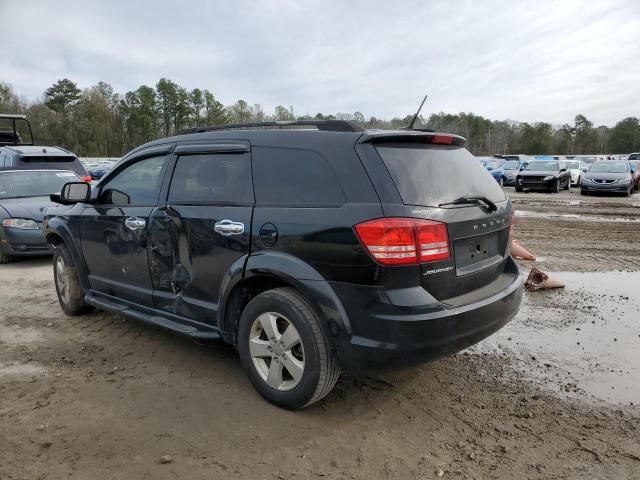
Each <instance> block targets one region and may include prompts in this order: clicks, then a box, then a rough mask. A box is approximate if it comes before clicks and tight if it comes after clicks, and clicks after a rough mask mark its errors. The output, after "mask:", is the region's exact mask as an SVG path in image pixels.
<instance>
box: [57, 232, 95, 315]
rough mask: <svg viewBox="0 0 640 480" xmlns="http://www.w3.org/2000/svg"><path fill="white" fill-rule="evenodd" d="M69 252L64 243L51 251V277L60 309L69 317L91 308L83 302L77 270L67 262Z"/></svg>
mask: <svg viewBox="0 0 640 480" xmlns="http://www.w3.org/2000/svg"><path fill="white" fill-rule="evenodd" d="M69 258H70V256H69V253H68V250H67V249H66V247H65V246H64V244H62V245H58V246H57V247H56V248H55V250H54V251H53V279H54V282H55V284H56V293H57V294H58V301H59V302H60V307H61V308H62V311H63V312H64V313H65V314H67V315H69V316H70V317H75V316H77V315H82V314H83V313H86V312H88V311H90V310H91V307H90V306H89V305H87V304H86V303H85V302H84V292H83V291H82V287H81V286H80V280H79V278H78V270H77V268H76V266H75V265H71V264H70V262H69V260H68V259H69Z"/></svg>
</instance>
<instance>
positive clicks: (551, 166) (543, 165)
mask: <svg viewBox="0 0 640 480" xmlns="http://www.w3.org/2000/svg"><path fill="white" fill-rule="evenodd" d="M522 169H523V170H534V171H539V172H557V171H558V169H559V167H558V162H555V161H553V160H550V161H539V162H529V163H525V164H524V166H523V167H522Z"/></svg>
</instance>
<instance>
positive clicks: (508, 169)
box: [502, 160, 522, 186]
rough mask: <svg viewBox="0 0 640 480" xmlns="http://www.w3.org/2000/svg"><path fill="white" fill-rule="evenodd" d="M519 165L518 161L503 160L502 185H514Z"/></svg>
mask: <svg viewBox="0 0 640 480" xmlns="http://www.w3.org/2000/svg"><path fill="white" fill-rule="evenodd" d="M521 165H522V164H521V163H520V160H505V161H503V162H502V170H503V171H504V181H503V185H508V186H513V185H515V184H516V177H517V176H518V172H519V171H520V166H521Z"/></svg>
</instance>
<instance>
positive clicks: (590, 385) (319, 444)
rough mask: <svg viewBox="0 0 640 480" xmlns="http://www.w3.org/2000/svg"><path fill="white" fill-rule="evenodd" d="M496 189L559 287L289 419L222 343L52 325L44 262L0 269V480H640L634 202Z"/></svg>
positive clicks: (81, 320) (77, 323)
mask: <svg viewBox="0 0 640 480" xmlns="http://www.w3.org/2000/svg"><path fill="white" fill-rule="evenodd" d="M507 190H508V192H509V194H510V195H511V196H512V198H513V200H514V203H515V205H516V207H517V208H518V210H519V212H520V214H519V215H518V217H517V227H516V232H517V237H518V238H519V240H520V241H521V243H522V245H524V246H525V247H527V248H528V249H530V250H531V251H533V252H534V253H535V254H537V255H539V256H540V257H541V258H540V261H539V262H537V265H538V266H539V267H540V268H542V269H544V270H547V271H553V272H560V273H559V274H558V275H559V278H562V279H563V280H565V281H566V282H567V288H566V289H565V290H564V291H553V292H538V293H528V294H526V296H525V300H524V303H523V308H522V310H521V312H520V314H519V315H518V316H517V317H516V319H515V320H514V321H513V322H512V323H511V324H509V325H508V326H507V327H505V328H504V329H503V330H502V331H500V332H498V333H497V334H496V335H494V336H493V337H490V338H489V339H487V340H485V341H484V342H482V343H481V344H479V345H477V346H475V347H473V348H471V349H470V350H468V351H465V352H461V353H460V354H457V355H455V356H453V357H450V358H447V359H444V360H441V361H438V362H434V363H431V364H427V365H423V366H420V367H416V368H413V369H409V370H403V371H398V372H386V373H378V374H375V375H371V376H368V377H364V378H343V379H342V380H341V381H340V382H339V384H338V386H337V388H336V390H335V391H334V392H333V394H332V395H330V396H329V397H328V398H327V399H325V400H324V401H322V402H320V403H319V404H317V405H315V406H312V407H310V408H308V409H306V410H304V411H301V412H297V413H292V412H286V411H283V410H279V409H278V408H275V407H273V406H271V405H269V404H268V403H266V402H265V401H264V400H262V398H261V397H259V396H258V394H257V393H256V392H255V391H254V390H253V389H252V387H251V385H250V384H249V381H248V380H247V378H246V377H245V375H244V374H243V373H242V371H241V368H240V364H239V361H238V358H237V356H236V354H235V352H234V350H233V349H231V348H229V347H224V346H218V347H208V348H205V347H199V346H196V345H194V344H192V343H190V342H189V341H187V340H184V339H181V338H178V337H176V336H173V335H171V334H168V333H165V332H161V331H158V330H154V329H152V328H149V327H146V326H143V325H140V324H138V323H136V322H134V321H129V320H125V319H123V318H121V317H118V316H115V315H109V314H104V313H94V314H91V315H87V316H82V317H77V318H68V317H65V316H64V315H63V314H62V312H61V310H60V308H59V306H58V302H57V299H56V296H55V293H54V289H53V283H52V273H51V267H50V261H49V260H48V259H44V260H29V261H21V262H18V263H14V264H11V265H3V266H1V267H0V279H1V280H2V288H1V289H0V479H3V480H7V479H62V478H78V479H122V480H131V479H143V478H150V479H174V478H185V479H186V478H188V479H218V478H221V479H226V478H247V479H307V478H326V479H336V480H337V479H378V478H381V479H414V478H415V479H423V478H439V477H443V478H460V479H463V478H464V479H467V478H468V479H471V478H518V479H525V478H530V479H537V478H540V479H542V478H544V479H550V478H612V479H613V478H615V479H627V478H640V406H638V403H640V354H639V353H638V352H640V313H639V312H640V273H639V272H640V249H639V247H638V245H639V244H638V242H639V240H640V223H638V219H640V215H638V214H639V213H640V195H634V196H633V197H631V198H615V199H609V198H600V197H598V198H595V197H580V195H579V194H577V192H575V191H573V192H570V193H568V192H563V193H561V194H557V195H546V194H515V193H514V192H513V189H507ZM522 265H523V271H524V270H526V269H528V268H529V267H530V264H522ZM567 272H578V273H567Z"/></svg>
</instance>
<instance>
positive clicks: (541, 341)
mask: <svg viewBox="0 0 640 480" xmlns="http://www.w3.org/2000/svg"><path fill="white" fill-rule="evenodd" d="M552 275H553V276H555V277H557V278H558V279H560V280H562V281H563V282H565V284H566V285H567V287H566V288H565V289H564V290H555V291H540V292H535V293H529V292H527V293H526V294H525V297H524V299H523V304H522V308H521V310H520V312H519V313H518V315H517V317H516V318H515V319H514V320H513V321H512V322H511V323H510V324H508V325H507V326H506V327H504V328H503V329H502V330H500V331H499V332H497V333H496V334H495V335H493V336H491V337H489V338H488V339H486V340H485V341H483V342H482V343H480V344H479V345H478V350H479V351H483V352H493V353H499V354H503V353H506V354H507V356H509V357H511V358H512V359H515V362H514V365H515V366H516V368H517V369H518V370H521V371H522V372H524V374H525V375H526V376H527V377H529V378H530V379H532V380H534V381H535V382H536V383H539V384H542V385H544V386H545V387H547V388H551V389H553V390H556V391H560V392H561V393H562V394H563V395H569V396H573V395H581V394H582V393H583V392H584V393H586V394H587V395H589V396H591V397H593V398H595V399H598V400H603V401H606V402H609V403H614V404H629V403H634V404H638V403H640V288H638V287H639V286H640V272H594V273H568V272H560V273H553V274H552Z"/></svg>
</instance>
